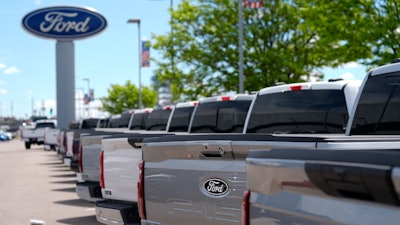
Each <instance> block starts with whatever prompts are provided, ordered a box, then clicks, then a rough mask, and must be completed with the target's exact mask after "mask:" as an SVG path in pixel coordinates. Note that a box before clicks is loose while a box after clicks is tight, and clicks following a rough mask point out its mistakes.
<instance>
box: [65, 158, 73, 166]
mask: <svg viewBox="0 0 400 225" xmlns="http://www.w3.org/2000/svg"><path fill="white" fill-rule="evenodd" d="M63 161H64V165H66V166H68V167H69V166H70V165H71V161H72V158H71V157H68V156H66V157H64V159H63Z"/></svg>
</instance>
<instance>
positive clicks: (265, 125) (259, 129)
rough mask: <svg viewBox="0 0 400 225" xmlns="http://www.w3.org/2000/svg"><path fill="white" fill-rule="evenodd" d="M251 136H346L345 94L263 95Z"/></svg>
mask: <svg viewBox="0 0 400 225" xmlns="http://www.w3.org/2000/svg"><path fill="white" fill-rule="evenodd" d="M257 98H258V99H257V100H256V101H255V104H254V106H253V109H252V112H251V115H250V118H249V123H248V127H247V131H246V132H247V133H344V132H345V126H346V124H347V120H348V111H347V106H346V100H345V96H344V93H343V90H302V91H287V92H282V93H273V94H266V95H260V96H258V97H257Z"/></svg>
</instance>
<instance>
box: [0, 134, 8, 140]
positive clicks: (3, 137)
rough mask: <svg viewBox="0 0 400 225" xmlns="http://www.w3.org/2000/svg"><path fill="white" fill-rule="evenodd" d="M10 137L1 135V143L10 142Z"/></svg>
mask: <svg viewBox="0 0 400 225" xmlns="http://www.w3.org/2000/svg"><path fill="white" fill-rule="evenodd" d="M8 140H9V139H8V137H7V136H6V135H5V134H2V133H0V141H8Z"/></svg>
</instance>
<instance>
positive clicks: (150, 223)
mask: <svg viewBox="0 0 400 225" xmlns="http://www.w3.org/2000/svg"><path fill="white" fill-rule="evenodd" d="M162 224H163V223H159V222H154V221H150V220H141V221H140V225H162Z"/></svg>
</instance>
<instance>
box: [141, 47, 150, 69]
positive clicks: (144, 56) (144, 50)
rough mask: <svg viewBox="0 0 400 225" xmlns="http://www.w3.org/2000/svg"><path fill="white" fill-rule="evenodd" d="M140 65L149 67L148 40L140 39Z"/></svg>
mask: <svg viewBox="0 0 400 225" xmlns="http://www.w3.org/2000/svg"><path fill="white" fill-rule="evenodd" d="M142 67H150V41H142Z"/></svg>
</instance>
